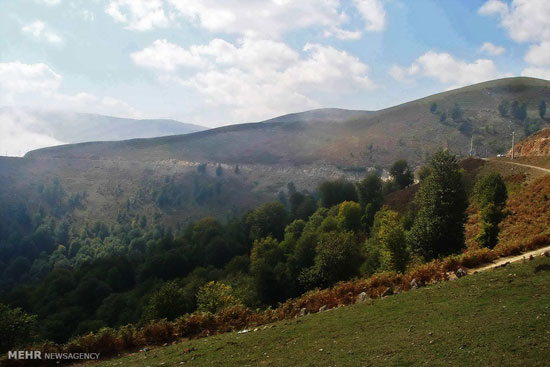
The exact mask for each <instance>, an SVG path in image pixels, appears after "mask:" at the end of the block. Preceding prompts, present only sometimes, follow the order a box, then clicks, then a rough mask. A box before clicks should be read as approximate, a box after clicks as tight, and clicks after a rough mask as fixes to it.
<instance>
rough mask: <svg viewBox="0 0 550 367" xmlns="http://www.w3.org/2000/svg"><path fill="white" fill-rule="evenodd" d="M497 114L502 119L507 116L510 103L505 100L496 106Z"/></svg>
mask: <svg viewBox="0 0 550 367" xmlns="http://www.w3.org/2000/svg"><path fill="white" fill-rule="evenodd" d="M498 112H499V113H500V115H501V116H502V117H507V116H508V113H509V112H510V102H509V101H508V100H507V99H505V100H504V101H502V102H500V104H499V105H498Z"/></svg>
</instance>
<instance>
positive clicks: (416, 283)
mask: <svg viewBox="0 0 550 367" xmlns="http://www.w3.org/2000/svg"><path fill="white" fill-rule="evenodd" d="M410 284H411V289H417V288H418V287H419V285H418V282H417V281H416V279H413V280H411V283H410Z"/></svg>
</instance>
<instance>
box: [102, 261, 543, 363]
mask: <svg viewBox="0 0 550 367" xmlns="http://www.w3.org/2000/svg"><path fill="white" fill-rule="evenodd" d="M544 264H546V265H544ZM541 265H543V266H546V270H540V271H537V272H535V269H536V267H537V266H539V267H540V266H541ZM548 268H550V260H549V259H548V258H545V257H541V258H537V259H535V260H534V261H530V262H527V263H525V264H514V265H509V266H507V267H505V268H501V269H498V270H492V271H487V272H484V273H479V274H475V275H471V276H467V277H464V278H461V279H458V280H455V281H448V282H444V283H439V284H436V285H432V286H430V287H426V288H420V289H418V290H413V291H409V292H405V293H402V294H399V295H395V296H390V297H387V298H384V299H379V300H374V301H367V302H365V303H361V304H355V305H353V306H349V307H342V308H339V309H333V310H330V311H327V312H322V313H318V314H313V315H308V316H304V317H301V318H298V319H295V320H291V321H282V322H278V323H274V324H271V325H268V326H266V327H263V326H262V327H259V328H258V330H257V331H250V332H248V333H244V334H237V333H227V334H222V335H217V336H213V337H208V338H203V339H197V340H191V341H186V342H183V343H180V344H177V345H171V346H168V347H164V348H158V349H152V350H150V351H148V352H138V353H134V354H131V355H128V356H125V357H122V358H118V359H112V360H108V361H105V362H102V363H99V364H94V366H105V367H106V366H160V365H162V366H182V365H183V366H261V365H266V366H285V367H286V366H338V367H340V366H419V365H429V366H544V365H547V364H546V363H548V361H550V348H548V346H549V345H550V269H548Z"/></svg>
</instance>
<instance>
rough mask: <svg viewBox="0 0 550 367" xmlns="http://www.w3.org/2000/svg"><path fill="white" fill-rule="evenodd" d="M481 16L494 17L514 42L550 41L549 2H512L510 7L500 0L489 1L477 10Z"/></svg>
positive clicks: (543, 0)
mask: <svg viewBox="0 0 550 367" xmlns="http://www.w3.org/2000/svg"><path fill="white" fill-rule="evenodd" d="M479 13H480V14H482V15H496V16H498V17H499V18H500V25H501V26H502V27H504V28H505V29H506V30H507V31H508V33H509V35H510V37H511V38H512V39H513V40H514V41H516V42H537V41H543V40H550V22H549V21H548V14H550V1H548V0H513V1H512V3H511V4H510V5H508V3H506V2H504V1H500V0H489V1H487V2H486V3H485V4H483V6H482V7H481V8H480V9H479Z"/></svg>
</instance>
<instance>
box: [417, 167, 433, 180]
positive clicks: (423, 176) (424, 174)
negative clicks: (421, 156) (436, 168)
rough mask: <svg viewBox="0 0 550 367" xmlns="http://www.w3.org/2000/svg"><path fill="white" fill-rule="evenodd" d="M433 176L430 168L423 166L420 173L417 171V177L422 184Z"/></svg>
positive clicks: (419, 170)
mask: <svg viewBox="0 0 550 367" xmlns="http://www.w3.org/2000/svg"><path fill="white" fill-rule="evenodd" d="M431 174H432V170H431V168H430V167H429V166H421V167H420V168H419V169H418V171H416V177H417V178H418V181H419V182H422V181H424V180H425V179H426V177H428V176H429V175H431Z"/></svg>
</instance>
